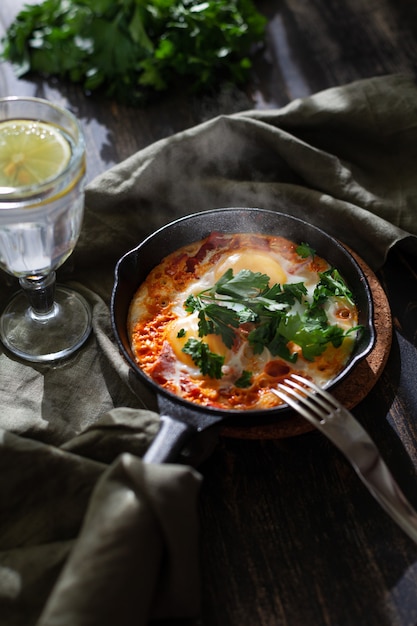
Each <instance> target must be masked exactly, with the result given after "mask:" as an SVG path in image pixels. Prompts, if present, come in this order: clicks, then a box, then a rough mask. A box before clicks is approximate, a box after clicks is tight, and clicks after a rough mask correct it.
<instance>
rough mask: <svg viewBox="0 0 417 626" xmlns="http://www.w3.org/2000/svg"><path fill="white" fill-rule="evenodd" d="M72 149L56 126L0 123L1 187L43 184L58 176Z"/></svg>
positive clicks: (16, 122)
mask: <svg viewBox="0 0 417 626" xmlns="http://www.w3.org/2000/svg"><path fill="white" fill-rule="evenodd" d="M70 158H71V146H70V144H69V142H68V141H67V139H66V138H65V137H64V136H63V135H62V134H61V132H60V130H59V129H58V128H56V127H55V126H52V125H50V124H46V123H44V122H35V121H31V120H8V121H6V122H0V187H25V186H27V185H35V184H39V183H44V182H46V181H48V180H51V179H53V178H55V177H56V176H57V175H58V174H60V173H61V172H62V171H63V170H64V169H65V167H66V166H67V165H68V162H69V160H70Z"/></svg>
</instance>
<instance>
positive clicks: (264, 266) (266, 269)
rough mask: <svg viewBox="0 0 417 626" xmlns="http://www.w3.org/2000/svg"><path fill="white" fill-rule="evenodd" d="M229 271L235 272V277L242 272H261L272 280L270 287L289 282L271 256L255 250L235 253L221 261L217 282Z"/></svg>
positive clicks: (216, 273)
mask: <svg viewBox="0 0 417 626" xmlns="http://www.w3.org/2000/svg"><path fill="white" fill-rule="evenodd" d="M228 269H232V270H233V275H234V276H236V274H238V273H239V272H240V271H241V270H250V271H251V272H254V273H257V272H260V273H261V274H266V275H267V276H269V278H270V281H269V286H270V287H271V286H272V285H275V284H276V283H278V284H279V285H282V284H283V283H286V282H287V275H286V273H285V271H284V270H283V268H282V267H281V265H280V263H278V261H276V260H275V259H273V258H272V257H271V256H270V255H268V254H263V253H262V252H258V251H255V250H250V249H248V250H242V251H241V252H235V253H233V254H231V255H230V256H229V257H227V259H224V260H223V261H221V262H220V264H219V265H218V266H217V267H216V271H215V277H216V281H217V280H219V278H221V277H222V276H223V274H224V273H225V272H226V271H227V270H228Z"/></svg>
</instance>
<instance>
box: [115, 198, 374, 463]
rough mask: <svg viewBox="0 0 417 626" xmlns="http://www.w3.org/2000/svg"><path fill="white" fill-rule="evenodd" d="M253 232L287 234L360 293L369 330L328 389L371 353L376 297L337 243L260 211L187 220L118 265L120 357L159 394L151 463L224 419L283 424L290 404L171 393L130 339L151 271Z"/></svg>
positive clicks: (170, 456) (166, 458)
mask: <svg viewBox="0 0 417 626" xmlns="http://www.w3.org/2000/svg"><path fill="white" fill-rule="evenodd" d="M213 231H217V232H225V233H238V232H251V233H252V232H253V233H262V234H273V235H282V236H284V237H287V238H288V239H291V240H293V241H295V242H297V243H301V242H306V243H308V244H309V245H310V246H311V247H312V248H314V249H315V251H316V252H317V254H318V255H319V256H321V257H323V258H325V259H326V260H327V261H329V262H330V264H332V265H334V266H335V267H337V268H338V269H339V271H340V272H341V273H342V275H343V277H344V278H345V280H346V282H347V283H348V285H349V287H350V288H351V290H352V292H353V293H354V295H355V301H356V305H357V307H358V310H359V323H360V324H362V325H363V326H364V329H365V330H364V332H363V333H362V334H361V337H360V338H359V340H358V342H357V345H356V348H355V350H354V352H353V354H352V356H351V358H350V360H349V362H348V363H347V365H346V366H345V368H344V369H343V371H342V372H340V374H339V375H338V376H337V377H336V378H334V379H333V380H332V381H331V382H330V383H329V384H328V385H327V388H328V389H329V390H331V389H332V388H334V387H335V386H336V385H337V384H339V383H340V382H341V381H342V380H343V379H344V378H345V377H346V376H347V375H348V374H349V373H350V372H351V371H352V369H353V368H354V367H355V365H356V364H357V363H358V361H359V360H361V359H363V358H364V357H365V356H366V355H367V354H368V353H369V352H370V351H371V349H372V347H373V345H374V341H375V329H374V326H373V304H372V295H371V291H370V288H369V285H368V283H367V280H366V277H365V275H364V274H363V272H362V270H361V268H360V267H359V265H358V263H357V262H356V261H355V259H354V258H353V257H352V255H351V254H350V253H349V252H348V251H347V250H346V249H345V248H344V247H343V246H342V245H341V244H340V243H338V242H337V241H336V240H335V239H333V238H332V237H330V236H329V235H327V234H326V233H325V232H324V231H322V230H320V229H318V228H316V227H315V226H312V225H311V224H308V223H307V222H305V221H302V220H300V219H298V218H295V217H292V216H289V215H286V214H283V213H278V212H275V211H267V210H264V209H256V208H225V209H213V210H211V211H203V212H200V213H195V214H192V215H189V216H186V217H182V218H180V219H178V220H176V221H174V222H172V223H170V224H167V225H166V226H164V227H162V228H161V229H159V230H157V231H156V232H155V233H153V234H152V235H150V236H149V237H148V238H147V239H145V240H144V241H143V242H142V243H140V244H139V245H138V246H137V247H136V248H134V249H133V250H131V251H130V252H128V253H127V254H125V255H124V256H123V257H122V258H121V259H120V260H119V262H118V263H117V265H116V269H115V283H114V287H113V292H112V298H111V318H112V326H113V331H114V333H115V337H116V340H117V342H118V344H119V348H120V350H121V353H122V354H123V355H124V357H125V359H126V360H127V362H128V363H129V365H130V366H131V368H132V370H133V372H134V373H135V374H136V375H137V376H138V377H139V378H140V379H141V380H142V382H144V383H145V384H146V385H147V386H149V387H150V388H151V390H153V391H154V393H155V394H156V398H157V404H158V410H159V412H160V415H161V427H160V430H159V432H158V435H157V436H156V438H155V440H154V442H153V443H152V445H151V446H150V448H149V450H148V452H147V454H146V455H145V457H144V460H145V461H146V462H154V463H163V462H173V461H175V460H176V459H177V457H178V455H179V454H180V452H181V451H182V450H183V448H184V447H185V445H186V444H187V443H188V442H189V441H190V440H191V439H192V437H193V436H194V435H196V434H197V433H198V432H201V431H203V430H205V429H207V428H209V427H210V426H213V425H214V424H218V423H219V422H221V421H223V420H229V421H230V422H229V423H231V421H234V422H236V423H237V422H239V425H242V424H245V423H252V424H253V423H255V420H256V423H262V424H265V423H270V422H273V421H276V420H279V418H280V415H282V413H283V412H284V411H288V410H289V408H288V406H287V405H282V406H280V407H276V408H274V409H263V410H254V411H238V410H221V409H215V408H207V407H203V406H200V405H198V404H193V403H192V402H190V401H188V400H184V399H182V398H179V397H178V396H176V395H174V394H172V393H171V392H168V391H166V390H165V389H163V388H162V387H160V386H159V385H158V384H157V383H155V382H154V381H152V380H151V379H150V378H149V377H148V376H147V375H146V374H144V372H142V370H141V368H140V367H139V366H138V365H137V364H136V363H135V361H134V358H133V355H132V351H131V348H130V344H129V339H128V336H127V322H126V321H127V314H128V309H129V305H130V302H131V300H132V297H133V295H134V293H135V291H136V289H137V288H138V286H139V285H140V284H141V283H142V282H143V281H144V279H145V278H146V276H147V275H148V274H149V272H150V271H151V269H152V268H153V267H154V266H155V265H157V264H158V263H159V262H160V261H161V260H162V258H163V257H165V256H166V255H168V254H170V253H171V252H174V251H175V250H177V249H178V248H180V247H182V246H184V245H186V244H189V243H192V242H195V241H199V240H201V239H204V238H205V237H206V236H207V235H209V234H210V232H213Z"/></svg>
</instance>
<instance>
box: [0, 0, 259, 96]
mask: <svg viewBox="0 0 417 626" xmlns="http://www.w3.org/2000/svg"><path fill="white" fill-rule="evenodd" d="M265 23H266V20H265V18H264V17H263V16H262V15H261V14H260V13H258V12H257V10H256V9H255V7H254V4H253V2H252V0H211V1H207V2H202V1H201V0H200V1H195V0H181V1H180V0H44V2H42V3H40V4H35V5H26V6H25V8H24V9H23V10H22V11H21V12H20V13H19V14H18V15H17V17H16V19H15V20H14V22H13V23H12V24H11V26H10V27H9V29H8V30H7V33H6V36H5V37H4V39H3V41H2V44H3V46H2V51H1V56H2V58H3V59H4V60H8V61H10V62H12V64H13V65H14V70H15V72H16V74H17V75H18V76H23V75H24V74H26V73H28V72H36V73H42V74H43V75H47V76H51V75H54V76H59V77H62V78H65V79H67V80H70V81H72V82H76V83H80V84H81V85H82V86H83V88H84V90H85V91H86V92H93V91H96V90H101V92H102V93H104V95H105V96H107V97H109V98H113V99H115V100H118V101H120V102H123V103H127V104H144V103H146V102H147V101H148V100H149V99H150V98H151V97H152V96H153V95H155V93H157V92H162V91H164V90H167V89H169V88H172V87H177V88H178V87H179V88H183V89H187V90H190V91H192V92H194V93H196V92H200V91H203V90H207V89H213V88H215V87H216V85H218V83H219V82H221V81H229V82H233V83H234V84H242V83H244V82H245V81H247V79H248V76H249V70H250V67H251V60H250V55H251V51H252V49H253V46H254V45H256V44H258V43H260V42H262V41H263V38H264V29H265Z"/></svg>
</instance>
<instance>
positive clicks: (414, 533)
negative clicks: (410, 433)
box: [354, 455, 417, 543]
mask: <svg viewBox="0 0 417 626" xmlns="http://www.w3.org/2000/svg"><path fill="white" fill-rule="evenodd" d="M354 467H355V466H354ZM355 470H356V471H357V474H358V476H359V478H360V479H361V480H362V482H363V483H364V484H365V486H366V487H367V488H368V490H369V491H370V493H371V494H372V495H373V496H374V498H375V499H376V500H377V501H378V502H379V504H380V505H381V506H382V507H383V508H384V510H385V511H386V512H387V513H388V514H389V515H390V516H391V518H392V519H393V520H394V521H395V522H396V523H397V524H398V526H400V528H402V530H403V531H404V532H405V533H406V534H407V535H408V536H409V537H410V539H412V540H413V541H415V542H416V543H417V513H416V512H415V510H414V509H413V507H412V506H411V504H410V503H409V502H408V500H407V498H406V497H405V495H404V494H403V492H402V491H401V489H400V488H399V486H398V485H397V483H396V481H395V480H394V478H393V476H392V474H391V472H390V470H389V469H388V467H387V465H386V464H385V462H384V461H383V459H382V458H381V457H380V456H379V455H378V456H377V457H376V459H375V463H374V465H373V466H371V467H370V468H369V469H368V470H367V471H366V472H364V471H362V472H361V471H360V470H359V469H358V468H357V467H355Z"/></svg>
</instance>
